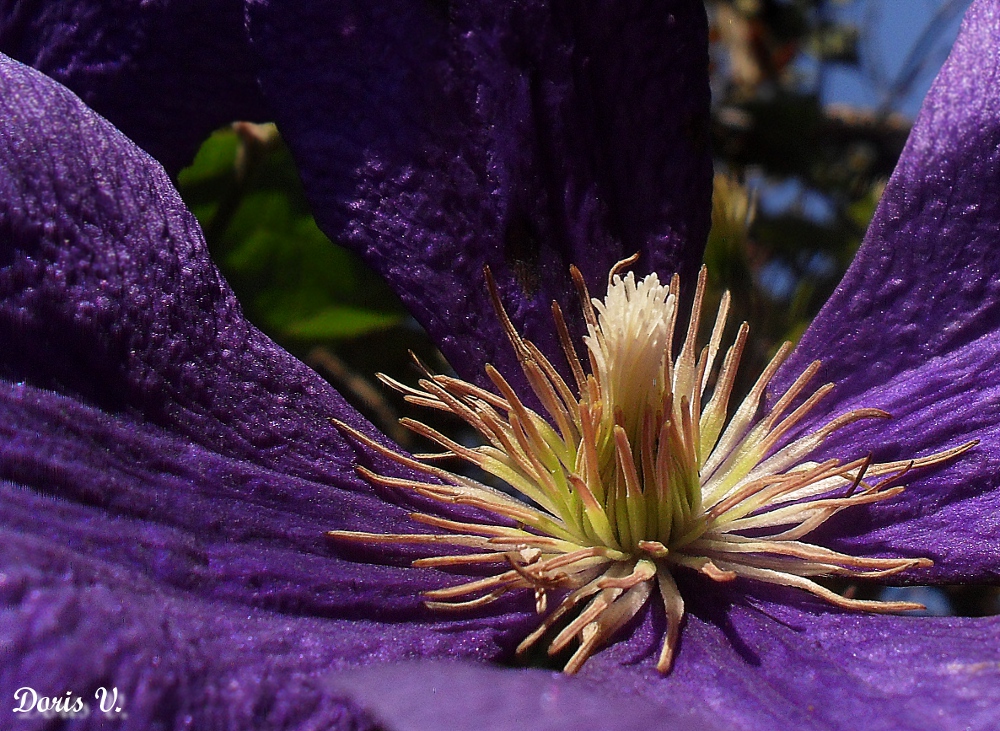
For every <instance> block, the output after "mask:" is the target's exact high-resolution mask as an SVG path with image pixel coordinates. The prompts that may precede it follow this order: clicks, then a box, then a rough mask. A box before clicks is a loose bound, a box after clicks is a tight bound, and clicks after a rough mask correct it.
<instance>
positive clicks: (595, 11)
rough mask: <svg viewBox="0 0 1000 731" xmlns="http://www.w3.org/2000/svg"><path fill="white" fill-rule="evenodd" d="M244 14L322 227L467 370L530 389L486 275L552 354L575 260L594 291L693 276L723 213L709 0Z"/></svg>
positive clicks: (409, 3)
mask: <svg viewBox="0 0 1000 731" xmlns="http://www.w3.org/2000/svg"><path fill="white" fill-rule="evenodd" d="M249 18H250V31H251V35H252V39H253V43H254V47H255V48H256V49H257V51H258V52H259V54H260V56H261V58H262V72H261V73H262V76H261V80H262V88H263V90H264V92H265V94H266V95H267V97H268V100H269V101H270V102H271V104H272V108H273V109H274V111H275V114H276V116H277V121H278V123H279V126H280V127H281V130H282V133H283V134H284V136H285V138H286V139H287V140H288V142H289V144H290V146H291V147H292V150H293V152H294V153H295V155H296V159H297V160H298V162H299V165H300V170H301V173H302V177H303V181H304V183H305V186H306V190H307V192H308V194H309V195H310V198H311V200H312V201H313V204H314V208H315V211H316V214H317V216H318V219H319V221H320V224H321V225H322V226H323V227H324V229H325V230H326V231H327V233H329V234H330V235H331V236H332V237H333V238H334V239H335V240H338V241H342V242H344V243H346V244H347V245H349V246H351V247H352V248H354V249H355V250H357V251H359V252H360V253H362V254H363V255H364V256H365V257H366V258H367V261H368V262H369V263H370V264H372V266H374V267H375V268H376V269H377V270H378V271H379V272H381V273H382V274H383V275H384V276H385V277H386V279H387V280H388V281H389V282H390V283H392V284H393V285H394V286H395V287H396V289H397V291H398V292H399V293H400V295H401V296H402V298H403V300H404V301H405V302H406V304H407V306H408V307H409V309H410V311H411V312H412V313H413V314H414V315H415V316H416V317H417V319H418V320H419V321H420V322H421V323H422V324H423V325H424V326H425V327H426V328H427V330H428V332H429V333H430V334H431V336H432V337H433V338H434V339H435V340H436V342H437V343H438V344H439V345H440V346H441V348H442V350H443V351H444V353H445V355H446V356H447V357H448V359H449V360H450V362H451V363H452V365H453V366H454V367H455V368H456V369H457V370H458V371H459V373H460V374H462V375H463V376H465V377H467V378H474V379H476V380H482V379H483V373H482V367H483V365H484V363H486V362H492V363H493V364H495V365H497V366H498V367H499V368H500V369H501V371H502V372H504V373H505V374H507V375H509V376H510V377H512V378H519V376H518V373H519V370H518V368H517V366H516V364H515V363H514V360H513V353H512V349H511V348H510V346H509V344H508V343H507V342H506V339H505V337H504V335H503V334H502V331H501V329H500V326H499V323H498V321H497V318H496V316H495V314H494V311H493V307H492V305H491V304H490V302H489V300H488V298H487V297H486V290H485V285H484V281H483V266H484V265H487V264H488V265H489V266H490V268H491V269H492V271H493V273H494V275H495V276H496V278H497V280H498V283H499V285H500V291H501V295H502V298H503V300H504V302H505V304H506V306H507V307H508V309H509V310H510V312H511V315H512V317H513V319H514V321H515V323H517V325H518V326H519V327H520V328H521V329H522V331H523V332H524V334H526V335H527V336H528V337H529V338H531V339H532V340H534V341H535V342H536V344H538V345H539V346H540V347H541V348H542V349H543V351H545V352H546V353H549V354H557V353H559V352H560V351H559V349H558V346H557V345H556V342H555V335H554V328H553V325H552V319H551V314H550V305H551V303H552V301H553V300H558V301H559V302H560V303H561V304H562V305H563V308H564V310H565V311H566V312H567V315H569V316H571V317H573V318H575V320H574V322H576V323H578V322H579V307H578V305H576V304H575V303H576V302H577V300H576V297H575V294H574V293H573V290H572V286H571V284H570V280H569V277H568V270H569V267H570V265H571V264H576V265H578V266H579V267H581V269H582V270H583V271H584V272H585V275H586V277H587V280H588V282H589V283H590V285H591V287H592V288H593V289H594V290H595V291H596V292H598V293H599V292H601V291H603V289H604V288H605V287H606V286H607V284H606V283H607V274H608V270H609V268H610V266H611V265H612V264H613V263H614V262H615V261H617V260H618V259H621V258H623V257H625V256H628V255H631V254H633V253H635V252H641V253H642V256H643V258H642V260H641V261H640V262H639V264H638V267H637V269H638V270H648V269H657V270H659V271H660V272H661V273H665V274H668V275H669V274H671V273H672V272H674V271H675V270H680V271H681V272H682V273H683V274H685V275H688V276H687V277H686V279H687V281H691V276H690V275H692V274H693V272H694V271H695V269H696V266H697V262H698V261H700V258H701V253H702V246H703V244H704V240H705V236H706V234H707V230H708V225H709V211H710V202H711V163H710V159H709V151H708V146H707V141H708V133H707V125H708V115H709V107H708V103H709V92H708V82H707V63H708V61H707V41H706V35H707V31H706V21H705V11H704V7H703V6H702V3H701V2H697V1H695V0H662V1H655V2H649V1H638V0H637V1H636V2H632V1H629V2H625V3H622V2H602V3H596V4H595V3H588V4H586V5H585V6H584V5H581V4H579V3H576V2H555V3H549V2H541V0H537V1H536V0H531V1H530V2H524V3H515V4H509V3H501V4H497V3H494V2H463V3H448V2H442V3H438V2H424V1H420V2H417V1H415V0H394V1H393V2H383V3H375V4H372V3H367V2H338V3H330V2H303V1H302V0H287V1H286V0H268V1H266V2H265V1H260V2H254V3H251V4H250V6H249ZM560 360H561V356H560Z"/></svg>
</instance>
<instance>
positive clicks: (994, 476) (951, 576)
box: [812, 332, 1000, 583]
mask: <svg viewBox="0 0 1000 731" xmlns="http://www.w3.org/2000/svg"><path fill="white" fill-rule="evenodd" d="M837 395H838V394H837V391H836V390H835V391H834V392H833V395H832V396H831V397H829V398H830V400H831V402H833V403H832V404H831V406H832V407H835V408H836V409H837V410H838V411H843V412H846V411H848V410H850V409H852V408H856V407H863V406H872V407H877V408H881V409H884V410H885V411H887V412H889V413H890V414H891V415H892V419H890V420H882V419H878V420H870V421H867V422H860V423H858V424H856V425H854V426H853V427H851V428H849V429H847V430H845V431H843V432H841V433H839V434H837V435H835V436H834V437H831V438H830V439H829V440H828V442H827V444H826V445H824V447H823V449H822V451H821V453H820V455H819V458H829V457H837V458H841V459H845V460H846V459H856V458H860V457H864V456H865V455H866V454H868V453H871V454H873V455H874V456H875V458H876V459H878V460H880V461H888V460H907V459H911V458H914V457H923V456H927V455H930V454H934V453H935V452H939V451H941V450H943V449H946V448H950V447H957V446H959V445H961V444H964V443H966V442H968V441H970V440H972V439H978V440H980V443H979V444H978V445H977V446H975V447H973V448H972V449H971V450H970V451H969V452H967V453H965V454H963V455H961V456H960V457H958V458H956V459H953V460H951V461H949V462H947V463H945V464H942V465H939V466H936V467H933V468H926V469H919V470H914V471H913V472H911V473H910V474H908V475H906V476H905V477H904V478H903V479H902V480H901V481H900V483H899V484H905V485H908V487H907V489H906V491H905V492H904V493H903V494H902V495H900V496H898V497H896V498H893V499H891V500H888V501H886V502H883V503H877V504H875V505H871V506H869V507H868V508H867V509H852V510H846V511H844V512H843V513H841V514H840V515H839V516H837V517H836V518H834V519H833V520H831V521H830V522H829V523H828V524H827V525H826V526H824V528H823V529H822V530H821V531H818V532H817V533H816V534H814V536H813V538H812V539H813V540H818V541H820V542H822V543H825V544H828V545H831V546H833V547H836V548H839V549H841V550H846V551H847V552H849V553H852V554H859V553H865V554H872V553H877V554H893V555H904V556H924V557H927V558H930V559H932V560H933V561H934V566H933V568H930V569H921V570H919V571H917V572H913V573H912V574H909V575H908V576H907V578H908V579H910V580H915V581H918V582H921V583H928V582H931V581H940V582H952V583H959V582H977V581H978V582H996V581H997V580H998V579H1000V540H998V536H1000V489H998V488H1000V446H998V445H1000V333H998V332H993V333H990V334H988V335H984V336H983V337H981V338H979V339H978V340H976V341H974V342H971V343H969V344H966V345H963V346H961V347H957V348H954V349H953V350H952V351H951V352H950V353H948V354H947V355H944V356H938V357H934V358H931V359H929V360H928V361H927V362H926V363H923V364H920V365H917V366H916V367H914V368H911V369H908V370H904V371H901V372H900V373H898V374H896V375H895V376H893V377H892V378H890V379H888V380H887V381H886V382H885V383H883V384H880V385H878V386H876V387H873V388H870V389H869V390H868V391H866V392H864V393H862V394H859V395H857V396H853V397H851V398H848V399H837V398H836V396H837Z"/></svg>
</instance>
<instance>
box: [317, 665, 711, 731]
mask: <svg viewBox="0 0 1000 731" xmlns="http://www.w3.org/2000/svg"><path fill="white" fill-rule="evenodd" d="M330 680H331V682H332V684H333V686H334V687H335V688H337V689H338V690H341V691H343V692H345V693H348V694H349V696H350V698H351V699H352V700H353V701H354V702H355V703H357V704H358V705H359V706H360V707H362V708H364V709H365V710H367V711H368V712H369V713H370V714H371V715H372V716H373V717H374V718H377V719H378V720H380V721H382V722H383V723H385V725H386V727H387V728H392V729H396V730H397V731H422V730H424V729H433V730H435V731H436V730H437V729H445V728H446V729H449V730H450V731H464V730H466V729H468V731H502V730H507V729H538V730H539V731H543V730H545V731H549V730H551V731H556V729H587V730H588V731H631V730H632V729H635V731H647V730H648V729H668V728H678V729H686V728H698V729H705V730H706V731H709V730H710V729H714V728H720V729H721V728H724V727H723V726H719V725H717V724H716V723H715V722H714V720H712V719H710V718H709V717H707V715H706V714H705V713H704V711H703V710H699V709H691V708H681V707H677V706H673V705H669V704H668V705H665V706H664V705H659V704H654V703H650V702H649V701H646V700H645V699H642V698H637V697H634V696H628V695H623V694H622V693H620V692H619V689H617V688H612V687H608V686H607V685H606V684H604V683H600V682H598V683H587V682H580V681H579V680H576V679H571V678H567V677H565V676H562V675H560V674H558V673H553V672H545V671H542V670H501V669H499V668H490V667H483V666H481V665H469V664H464V663H443V662H442V663H434V664H430V663H423V664H420V665H417V664H405V663H401V664H397V665H376V666H371V667H366V668H362V669H359V670H349V671H345V672H341V673H337V674H335V675H333V676H331V678H330ZM428 699H432V701H433V702H428Z"/></svg>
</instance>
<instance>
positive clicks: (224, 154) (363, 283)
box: [178, 123, 404, 347]
mask: <svg viewBox="0 0 1000 731" xmlns="http://www.w3.org/2000/svg"><path fill="white" fill-rule="evenodd" d="M178 187H179V189H180V191H181V195H182V196H183V197H184V200H185V202H186V203H187V204H188V206H189V207H190V208H191V210H192V211H193V212H194V214H195V216H197V218H198V220H199V221H200V223H201V225H202V228H203V229H204V231H205V237H206V239H207V241H208V245H209V249H210V250H211V251H212V254H213V257H214V258H215V261H216V262H217V263H218V264H219V267H220V269H221V270H222V272H223V274H224V275H225V277H226V279H227V280H229V282H230V284H231V285H232V287H233V289H234V290H236V293H237V295H238V296H239V298H240V301H241V302H242V304H243V307H244V310H245V311H246V313H247V316H248V317H249V318H250V319H251V320H252V321H253V322H255V323H257V324H258V326H260V327H261V328H262V329H264V330H265V332H267V333H268V334H269V335H270V336H271V337H273V338H275V339H276V340H278V341H279V342H284V343H285V344H286V345H293V344H294V345H298V346H302V347H306V346H310V345H316V344H322V343H329V342H331V341H337V340H342V339H345V338H355V337H358V336H361V335H365V334H368V333H374V332H378V331H383V330H386V329H388V328H391V327H394V326H396V325H398V324H400V323H401V322H402V320H403V317H404V310H403V308H402V306H401V305H400V304H399V302H398V300H397V299H396V297H395V295H394V294H393V293H392V292H391V291H390V290H389V288H388V287H387V286H386V285H385V284H384V283H383V282H382V280H381V279H379V278H378V277H377V276H376V275H375V274H373V273H372V272H371V271H369V270H368V269H367V268H366V267H365V266H364V264H363V263H362V262H361V261H360V260H359V259H358V258H357V257H356V256H354V255H353V254H351V253H350V252H348V251H347V250H345V249H343V248H341V247H339V246H337V245H335V244H334V243H333V242H331V241H330V240H329V239H328V238H327V237H326V236H325V235H324V234H323V232H322V231H320V230H319V228H318V227H317V225H316V222H315V220H314V219H313V217H312V215H311V213H310V211H309V206H308V203H307V202H306V199H305V196H304V194H303V192H302V186H301V183H300V181H299V178H298V174H297V172H296V169H295V165H294V163H293V161H292V158H291V155H290V154H289V152H288V150H287V149H286V148H285V146H284V145H283V144H282V142H281V139H280V137H279V136H278V134H277V130H276V128H275V127H274V126H273V125H250V124H246V123H240V124H236V125H234V126H233V127H232V128H229V129H225V130H220V131H219V132H216V133H215V134H213V135H212V136H211V137H210V138H209V139H208V140H207V141H206V142H205V143H204V145H202V147H201V149H200V150H199V152H198V155H197V156H196V158H195V160H194V162H193V164H192V165H191V167H189V168H187V169H185V170H184V171H182V172H181V174H180V176H179V178H178Z"/></svg>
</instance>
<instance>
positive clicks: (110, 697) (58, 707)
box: [14, 685, 128, 718]
mask: <svg viewBox="0 0 1000 731" xmlns="http://www.w3.org/2000/svg"><path fill="white" fill-rule="evenodd" d="M94 700H96V701H97V707H96V708H93V707H92V705H91V703H89V702H87V701H86V700H84V699H83V696H79V695H76V693H74V692H73V691H71V690H67V691H66V693H65V694H64V695H57V696H49V695H42V694H40V693H38V692H37V691H36V690H35V689H34V688H31V687H29V686H27V685H25V686H22V687H21V688H18V689H17V690H15V691H14V702H15V703H16V704H17V705H16V706H14V713H23V714H25V715H24V716H21V718H31V717H34V716H41V717H42V718H86V717H87V716H89V715H91V714H92V713H95V712H96V713H100V714H102V715H104V716H107V717H109V718H125V717H126V716H127V715H128V714H127V713H125V710H124V705H125V702H124V697H123V696H122V695H120V694H119V693H118V688H111V689H110V690H109V689H108V688H105V687H104V686H101V687H100V688H98V689H97V690H96V691H95V692H94Z"/></svg>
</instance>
